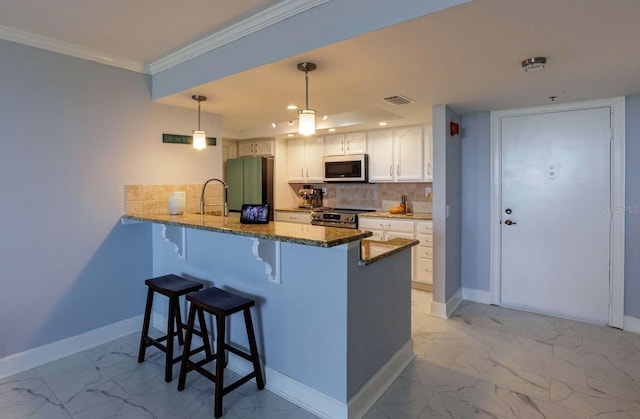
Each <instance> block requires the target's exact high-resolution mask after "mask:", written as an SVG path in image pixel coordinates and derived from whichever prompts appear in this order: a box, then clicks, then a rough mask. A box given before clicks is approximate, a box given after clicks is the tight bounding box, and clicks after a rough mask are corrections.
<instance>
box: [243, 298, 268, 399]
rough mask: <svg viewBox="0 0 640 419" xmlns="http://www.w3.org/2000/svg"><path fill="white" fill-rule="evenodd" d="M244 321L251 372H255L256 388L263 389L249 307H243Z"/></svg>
mask: <svg viewBox="0 0 640 419" xmlns="http://www.w3.org/2000/svg"><path fill="white" fill-rule="evenodd" d="M244 323H245V325H246V327H247V335H248V338H249V349H250V350H251V362H252V363H253V372H255V373H256V384H257V385H258V390H262V389H264V378H263V377H262V369H260V358H259V356H258V345H256V335H255V333H254V330H253V322H252V321H251V311H250V309H249V308H245V309H244Z"/></svg>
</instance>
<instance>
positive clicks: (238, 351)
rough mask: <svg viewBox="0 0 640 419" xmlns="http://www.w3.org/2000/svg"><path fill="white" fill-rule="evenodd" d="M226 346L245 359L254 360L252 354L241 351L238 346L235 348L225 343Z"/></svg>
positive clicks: (228, 349)
mask: <svg viewBox="0 0 640 419" xmlns="http://www.w3.org/2000/svg"><path fill="white" fill-rule="evenodd" d="M224 348H225V349H226V350H227V351H229V352H233V353H234V354H236V355H238V356H239V357H242V358H244V359H246V360H247V361H252V360H253V359H252V358H251V355H249V354H248V353H246V352H243V351H241V350H240V349H238V348H234V347H233V346H231V345H229V344H227V343H225V344H224Z"/></svg>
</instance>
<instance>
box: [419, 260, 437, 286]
mask: <svg viewBox="0 0 640 419" xmlns="http://www.w3.org/2000/svg"><path fill="white" fill-rule="evenodd" d="M414 281H417V282H424V283H426V284H433V263H432V262H431V260H430V259H418V263H417V264H416V273H415V275H414Z"/></svg>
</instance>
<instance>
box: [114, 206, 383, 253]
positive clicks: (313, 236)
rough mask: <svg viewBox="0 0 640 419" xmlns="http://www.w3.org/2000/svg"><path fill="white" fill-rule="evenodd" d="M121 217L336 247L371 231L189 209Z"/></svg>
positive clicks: (128, 214) (308, 244)
mask: <svg viewBox="0 0 640 419" xmlns="http://www.w3.org/2000/svg"><path fill="white" fill-rule="evenodd" d="M122 218H123V219H128V220H135V221H143V222H151V223H161V224H166V225H173V226H178V227H189V228H195V229H198V230H207V231H214V232H216V233H224V234H235V235H238V236H247V237H255V238H259V239H267V240H277V241H281V242H288V243H297V244H303V245H307V246H317V247H334V246H338V245H341V244H344V243H350V242H354V241H358V240H361V239H364V238H366V237H369V236H371V235H372V233H371V232H370V231H364V230H352V229H349V228H333V227H321V226H314V225H311V224H294V223H287V222H278V221H270V222H269V224H241V223H240V220H239V219H238V218H236V217H219V216H215V215H203V216H201V215H200V214H186V213H185V214H183V215H169V214H137V213H127V214H125V215H123V216H122Z"/></svg>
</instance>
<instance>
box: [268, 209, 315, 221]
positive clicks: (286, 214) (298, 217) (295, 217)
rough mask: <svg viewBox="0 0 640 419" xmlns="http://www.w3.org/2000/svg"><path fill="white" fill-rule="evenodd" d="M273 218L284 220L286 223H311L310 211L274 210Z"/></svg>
mask: <svg viewBox="0 0 640 419" xmlns="http://www.w3.org/2000/svg"><path fill="white" fill-rule="evenodd" d="M275 219H276V221H286V222H287V223H297V224H311V213H310V212H290V211H276V213H275Z"/></svg>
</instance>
